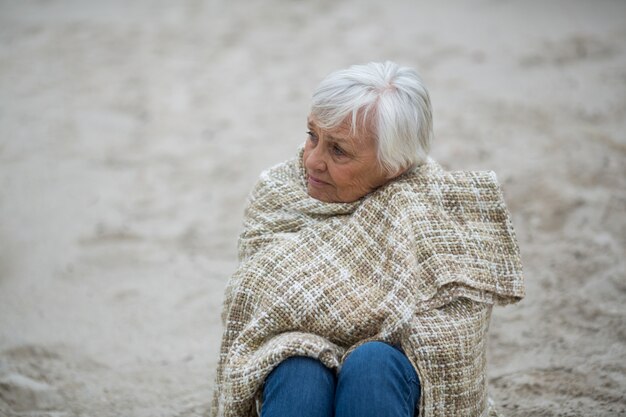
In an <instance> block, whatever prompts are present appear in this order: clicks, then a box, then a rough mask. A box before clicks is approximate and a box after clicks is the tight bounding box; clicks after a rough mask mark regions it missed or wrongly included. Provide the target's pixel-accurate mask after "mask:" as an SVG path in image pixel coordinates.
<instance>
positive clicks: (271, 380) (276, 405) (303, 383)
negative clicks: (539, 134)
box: [261, 356, 336, 417]
mask: <svg viewBox="0 0 626 417" xmlns="http://www.w3.org/2000/svg"><path fill="white" fill-rule="evenodd" d="M335 385H336V381H335V374H334V372H333V371H331V370H330V369H328V368H326V367H325V366H324V365H322V363H321V362H320V361H318V360H316V359H313V358H307V357H304V356H294V357H292V358H289V359H285V360H284V361H283V362H281V363H280V364H279V365H278V366H277V367H276V368H275V369H274V370H273V371H272V372H271V373H270V374H269V375H268V376H267V378H266V379H265V386H264V387H263V406H262V407H261V417H291V416H294V417H295V416H298V417H300V416H301V417H332V416H333V407H334V398H335Z"/></svg>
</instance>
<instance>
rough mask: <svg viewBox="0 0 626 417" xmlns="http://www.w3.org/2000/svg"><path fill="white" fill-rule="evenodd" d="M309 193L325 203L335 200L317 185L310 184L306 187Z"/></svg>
mask: <svg viewBox="0 0 626 417" xmlns="http://www.w3.org/2000/svg"><path fill="white" fill-rule="evenodd" d="M306 191H307V194H308V195H309V197H311V198H314V199H316V200H319V201H321V202H323V203H333V202H334V201H333V200H332V199H331V198H330V197H329V196H328V195H327V193H324V192H322V191H321V190H319V189H318V188H316V187H311V186H310V185H309V186H308V187H307V188H306Z"/></svg>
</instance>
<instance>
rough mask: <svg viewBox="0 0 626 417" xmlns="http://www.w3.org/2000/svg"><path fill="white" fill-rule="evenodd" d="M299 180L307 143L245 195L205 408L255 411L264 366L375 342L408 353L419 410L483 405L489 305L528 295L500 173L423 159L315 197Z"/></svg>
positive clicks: (327, 357)
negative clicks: (352, 195) (390, 174)
mask: <svg viewBox="0 0 626 417" xmlns="http://www.w3.org/2000/svg"><path fill="white" fill-rule="evenodd" d="M305 181H306V180H305V172H304V168H303V165H302V151H300V155H299V156H298V157H297V158H295V159H293V160H290V161H288V162H285V163H282V164H279V165H277V166H275V167H273V168H271V169H269V170H268V171H265V172H263V173H262V174H261V178H260V180H259V182H258V183H257V185H256V186H255V188H254V189H253V191H252V193H251V195H250V197H249V200H248V204H247V208H246V211H245V218H244V230H243V233H242V234H241V236H240V240H239V257H240V266H239V267H238V269H237V270H236V272H235V273H234V275H233V276H232V277H231V279H230V281H229V284H228V286H227V289H226V294H225V301H224V310H223V313H222V320H223V325H224V334H223V338H222V344H221V351H220V357H219V363H218V368H217V375H216V385H215V389H214V394H213V402H212V406H211V415H212V416H223V417H231V416H233V417H234V416H237V417H251V416H255V415H257V407H258V405H259V403H260V401H262V398H261V395H260V394H261V392H262V387H263V382H264V379H265V377H266V376H267V375H268V374H269V372H270V371H271V370H272V369H273V368H275V367H276V366H277V365H278V364H279V363H280V362H281V361H283V360H284V359H286V358H288V357H291V356H309V357H313V358H317V359H319V360H320V361H321V362H322V363H323V364H324V365H326V366H327V367H329V368H331V369H335V370H337V371H339V370H340V368H341V364H342V362H343V359H344V358H345V356H346V355H347V354H348V353H349V352H350V351H351V350H352V349H354V348H355V347H356V346H358V345H360V344H362V343H364V342H366V341H371V340H379V341H385V342H388V343H393V344H396V345H399V346H401V347H402V349H403V350H404V352H405V353H406V355H407V357H408V358H409V360H410V361H411V363H412V364H413V366H414V367H415V369H416V371H417V373H418V375H419V379H420V384H421V389H422V392H421V401H420V405H419V412H420V414H419V415H420V416H424V417H429V416H460V415H464V416H480V415H486V414H487V413H488V412H489V407H490V406H489V403H490V401H489V400H488V397H487V387H486V361H485V352H486V335H487V328H488V324H489V318H490V314H491V306H492V305H493V304H495V303H497V304H507V303H512V302H516V301H518V300H520V299H521V298H522V297H523V296H524V285H523V279H522V274H521V261H520V255H519V249H518V246H517V242H516V239H515V234H514V231H513V227H512V223H511V220H510V216H509V213H508V211H507V209H506V206H505V204H504V200H503V197H502V194H501V191H500V187H499V185H498V183H497V180H496V177H495V174H494V173H492V172H446V171H444V170H442V168H441V167H440V166H439V165H438V164H437V163H436V162H434V161H432V160H429V161H428V162H427V163H425V164H423V165H421V166H419V167H417V168H415V169H413V170H410V171H408V172H406V173H404V174H403V175H401V176H400V177H398V178H396V179H394V180H392V181H391V182H389V183H388V184H386V185H384V186H383V187H380V188H378V189H377V190H375V191H374V192H372V193H370V194H368V195H367V196H365V197H363V198H362V199H360V200H358V201H356V202H354V203H325V202H321V201H319V200H316V199H314V198H312V197H310V196H309V195H308V194H307V190H306V182H305Z"/></svg>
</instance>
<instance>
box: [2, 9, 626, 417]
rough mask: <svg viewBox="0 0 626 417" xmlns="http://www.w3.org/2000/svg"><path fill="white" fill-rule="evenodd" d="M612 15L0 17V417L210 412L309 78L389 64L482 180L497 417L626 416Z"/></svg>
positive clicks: (624, 49)
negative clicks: (494, 293) (224, 337)
mask: <svg viewBox="0 0 626 417" xmlns="http://www.w3.org/2000/svg"><path fill="white" fill-rule="evenodd" d="M625 17H626V2H624V1H619V0H614V1H612V0H599V1H593V2H591V1H581V0H568V1H566V0H554V1H534V0H531V1H521V0H520V1H513V0H476V1H460V0H458V1H457V0H455V1H446V2H438V1H429V2H428V1H408V0H407V1H389V2H379V1H357V0H351V1H348V0H336V1H304V0H301V1H295V0H291V1H287V0H266V1H263V2H261V1H258V2H257V1H242V0H239V1H218V0H206V1H202V0H186V1H176V2H172V1H156V0H155V1H147V0H145V1H139V0H133V1H120V0H117V1H107V2H99V1H86V0H75V1H70V0H65V1H62V0H39V1H35V0H28V1H8V0H0V415H2V416H96V417H104V416H120V415H125V416H200V415H204V414H206V411H207V409H208V404H209V401H210V398H211V390H212V386H213V377H214V366H215V363H216V360H217V352H218V348H219V342H220V338H221V327H220V317H219V315H220V311H221V302H222V294H223V290H224V287H225V285H226V281H227V280H228V277H229V275H230V274H231V273H232V272H233V270H234V269H235V267H236V265H237V259H236V241H237V235H238V233H239V231H240V227H241V218H242V210H243V205H244V203H245V199H246V196H247V193H248V191H249V190H250V188H251V187H252V185H253V184H254V182H255V181H256V179H257V177H258V175H259V173H260V172H261V171H262V170H263V169H265V168H267V167H269V166H271V165H274V164H276V163H278V162H281V161H283V160H285V159H287V158H291V157H293V156H294V155H295V152H296V149H297V147H298V145H299V144H300V143H301V142H302V141H303V140H304V138H305V131H306V124H305V123H306V117H307V114H308V108H309V99H310V95H311V92H312V91H313V89H314V88H315V86H316V85H317V83H318V82H319V81H320V80H321V79H322V78H323V77H324V76H325V75H327V74H328V73H329V72H331V71H334V70H336V69H340V68H344V67H347V66H349V65H351V64H356V63H367V62H370V61H382V60H393V61H396V62H398V63H399V64H402V65H406V66H411V67H414V68H416V69H417V70H418V71H419V72H420V73H421V75H422V76H423V78H424V81H425V83H426V85H427V87H428V88H429V91H430V95H431V99H432V103H433V106H434V124H435V141H434V146H433V156H434V158H435V159H437V160H438V161H439V162H440V163H441V164H442V165H444V166H445V167H447V168H448V169H453V170H465V169H488V170H494V171H495V172H496V173H497V174H498V177H499V179H500V181H501V183H502V184H503V188H504V192H505V197H506V200H507V202H508V204H509V208H510V210H511V212H512V215H513V220H514V223H515V227H516V230H517V234H518V237H519V240H520V246H521V250H522V254H523V260H524V266H525V274H526V280H527V298H526V299H525V300H524V301H523V302H522V303H520V304H518V305H515V306H510V307H506V308H496V309H495V310H494V314H493V319H492V326H491V339H490V344H489V355H490V362H489V364H490V368H489V383H490V392H491V395H492V397H493V398H494V399H495V400H496V402H497V404H498V405H499V408H500V410H501V411H502V412H503V413H504V414H506V415H509V416H557V415H558V416H583V415H585V416H587V415H602V416H604V415H607V416H609V415H624V413H626V399H625V397H624V395H625V394H624V393H625V392H626V262H625V260H624V258H625V256H624V255H625V253H626V251H625V247H626V245H625V243H626V221H625V219H626V216H625V214H626V213H625V211H626V210H625V209H626V186H625V185H626V133H625V132H626V19H625Z"/></svg>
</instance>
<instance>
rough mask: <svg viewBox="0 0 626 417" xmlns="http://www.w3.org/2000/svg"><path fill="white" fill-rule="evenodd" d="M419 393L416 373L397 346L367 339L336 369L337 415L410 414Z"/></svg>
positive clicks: (406, 416)
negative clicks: (337, 375) (338, 370)
mask: <svg viewBox="0 0 626 417" xmlns="http://www.w3.org/2000/svg"><path fill="white" fill-rule="evenodd" d="M419 397H420V385H419V379H418V376H417V373H416V372H415V370H414V369H413V366H412V365H411V363H410V362H409V360H408V359H407V357H406V356H405V355H404V353H402V351H400V350H399V349H397V348H395V347H393V346H391V345H388V344H386V343H382V342H368V343H365V344H363V345H362V346H359V347H358V348H357V349H355V350H354V351H353V352H352V353H351V354H350V355H349V356H348V357H347V358H346V360H345V361H344V364H343V366H342V368H341V372H339V377H338V381H337V391H336V393H335V416H336V417H368V416H376V417H379V416H388V417H413V416H414V415H415V410H416V406H417V404H418V401H419Z"/></svg>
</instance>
